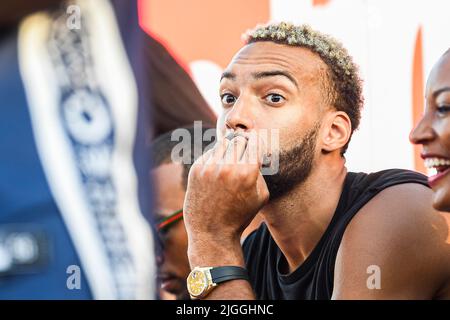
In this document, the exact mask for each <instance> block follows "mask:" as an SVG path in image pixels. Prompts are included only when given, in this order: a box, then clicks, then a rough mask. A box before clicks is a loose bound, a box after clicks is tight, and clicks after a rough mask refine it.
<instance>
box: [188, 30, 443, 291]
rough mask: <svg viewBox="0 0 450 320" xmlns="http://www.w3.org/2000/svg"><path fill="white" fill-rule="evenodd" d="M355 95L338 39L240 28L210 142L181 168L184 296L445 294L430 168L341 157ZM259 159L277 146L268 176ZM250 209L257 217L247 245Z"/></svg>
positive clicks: (354, 75) (356, 113)
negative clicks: (270, 134)
mask: <svg viewBox="0 0 450 320" xmlns="http://www.w3.org/2000/svg"><path fill="white" fill-rule="evenodd" d="M361 93H362V85H361V80H360V78H359V76H358V72H357V67H356V65H355V64H354V62H353V60H352V58H351V56H350V55H349V54H348V52H347V51H346V50H345V49H344V48H343V47H342V45H341V44H340V43H339V42H337V41H336V40H334V39H333V38H332V37H330V36H327V35H324V34H322V33H320V32H318V31H315V30H313V29H311V28H310V27H309V26H306V25H302V26H294V25H291V24H287V23H279V24H272V25H267V26H260V27H258V28H256V29H255V30H253V31H251V32H249V33H248V37H247V42H246V45H245V46H244V47H243V48H242V49H241V50H240V51H239V52H238V53H237V54H236V55H235V56H234V58H233V59H232V60H231V62H230V64H229V65H228V67H227V68H226V70H225V71H224V73H223V74H222V77H221V85H220V96H221V98H222V104H223V112H222V114H221V116H220V117H219V120H218V125H217V128H218V141H217V143H216V145H215V146H214V147H213V149H211V150H210V151H208V152H206V153H205V154H204V155H203V156H201V157H200V158H199V159H197V161H196V162H195V163H194V165H193V166H192V168H191V170H190V174H189V180H188V187H187V191H186V199H185V203H184V208H183V212H184V221H185V225H186V229H187V234H188V241H189V246H188V257H189V261H190V264H191V266H192V267H194V269H193V270H192V272H191V273H190V275H189V276H188V279H187V281H188V290H189V292H190V294H191V296H193V297H194V298H206V299H254V298H257V299H313V300H316V299H318V300H323V299H449V298H450V251H449V248H450V247H449V229H450V225H449V221H448V220H446V219H444V218H443V217H442V215H440V214H438V213H437V212H436V211H435V210H433V209H432V207H431V201H432V197H433V193H432V190H430V188H429V186H428V184H427V179H426V177H425V176H424V175H422V174H419V173H416V172H412V171H408V170H400V169H391V170H384V171H380V172H374V173H370V174H366V173H354V172H348V171H347V169H346V167H345V156H344V154H345V151H346V150H347V146H348V144H349V142H350V138H351V136H352V133H353V132H354V130H356V129H357V128H358V124H359V120H360V112H361V108H362V105H363V98H362V94H361ZM444 96H445V94H444ZM444 96H442V97H440V99H444ZM430 98H431V97H430ZM433 114H436V116H437V115H439V116H441V112H439V110H438V111H437V112H435V111H433ZM443 123H444V122H442V124H443ZM262 129H265V130H276V131H278V132H279V147H275V148H274V149H270V148H269V149H268V150H266V151H265V148H266V147H265V146H264V145H268V143H267V141H265V139H264V138H261V137H260V136H259V134H258V131H259V130H262ZM264 156H265V157H268V156H270V158H273V156H278V160H279V161H278V165H279V168H278V170H277V171H276V172H275V174H273V175H262V174H261V171H260V170H263V165H262V164H263V159H264ZM272 162H273V160H271V163H270V164H269V166H272V165H273V164H272ZM257 212H260V213H261V214H262V216H263V217H264V223H263V224H262V225H261V226H260V227H259V228H258V229H257V230H256V231H255V232H253V233H252V234H250V235H249V236H248V237H247V238H246V240H245V242H244V244H243V245H242V246H241V243H240V241H239V239H240V235H241V233H242V231H243V230H244V229H245V227H246V226H247V225H248V224H249V223H250V221H251V220H252V219H253V217H254V216H255V214H256V213H257ZM219 230H220V232H219Z"/></svg>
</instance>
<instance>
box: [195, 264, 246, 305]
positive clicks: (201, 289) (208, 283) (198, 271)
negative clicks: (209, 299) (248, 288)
mask: <svg viewBox="0 0 450 320" xmlns="http://www.w3.org/2000/svg"><path fill="white" fill-rule="evenodd" d="M235 279H244V280H247V281H249V277H248V272H247V270H246V269H244V268H242V267H236V266H225V267H195V268H194V269H193V270H192V271H191V273H189V276H188V277H187V289H188V291H189V294H190V295H191V298H192V299H202V298H204V297H206V296H207V295H208V294H209V293H210V292H211V291H212V290H213V289H214V287H216V286H217V285H218V284H219V283H222V282H225V281H230V280H235Z"/></svg>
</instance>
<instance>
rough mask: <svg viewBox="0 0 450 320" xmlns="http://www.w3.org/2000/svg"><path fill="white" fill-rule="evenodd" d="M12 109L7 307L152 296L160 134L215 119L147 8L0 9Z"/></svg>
mask: <svg viewBox="0 0 450 320" xmlns="http://www.w3.org/2000/svg"><path fill="white" fill-rule="evenodd" d="M0 101H1V103H2V108H1V109H0V115H1V117H0V148H1V150H0V208H1V212H0V299H92V298H93V299H148V298H154V297H155V296H156V291H157V288H156V282H155V278H156V263H155V254H154V248H153V244H154V241H153V237H152V236H153V232H151V226H152V225H153V223H152V219H151V215H150V212H151V210H152V203H151V201H150V199H151V197H150V195H151V185H150V184H149V180H148V172H149V170H150V151H149V144H150V141H151V138H152V136H153V134H159V133H161V132H165V131H167V130H171V129H174V128H176V127H179V126H182V125H185V124H189V123H192V121H194V120H203V121H204V122H205V123H212V124H214V123H215V117H214V115H213V113H212V112H211V111H210V110H209V109H208V106H207V105H206V103H205V101H204V100H203V98H202V97H201V95H200V93H199V92H198V90H197V89H196V87H195V85H194V84H193V82H192V81H191V79H190V78H189V75H188V74H187V73H186V72H185V71H184V70H183V69H182V68H181V67H180V66H179V65H178V64H177V63H176V61H175V60H174V59H173V58H172V57H171V56H170V54H169V53H168V52H167V50H166V49H165V48H164V47H163V46H162V45H161V44H160V43H158V42H157V41H155V40H154V39H153V38H152V37H150V36H149V35H147V34H146V33H145V32H144V31H143V30H142V29H141V28H140V27H139V24H138V12H137V1H122V0H112V1H107V0H95V1H90V0H80V1H69V2H66V1H57V0H53V1H52V0H38V1H28V0H26V1H25V0H13V1H2V2H1V3H0Z"/></svg>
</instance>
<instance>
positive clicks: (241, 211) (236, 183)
mask: <svg viewBox="0 0 450 320" xmlns="http://www.w3.org/2000/svg"><path fill="white" fill-rule="evenodd" d="M260 145H261V143H260V141H259V139H258V136H257V135H256V134H255V133H250V134H246V135H244V134H239V135H236V136H234V137H233V138H232V139H231V140H229V139H228V138H225V139H223V140H222V141H219V142H218V143H217V144H216V146H215V147H214V148H213V149H211V150H209V151H208V152H206V153H205V154H204V155H203V156H202V157H200V158H199V159H198V160H197V161H196V162H195V163H194V164H193V166H192V168H191V171H190V173H189V181H188V187H187V192H186V198H185V203H184V213H185V223H186V227H187V230H188V233H189V236H190V238H193V239H196V238H199V237H201V238H205V237H206V238H209V237H212V238H216V239H219V240H222V241H223V240H235V241H236V240H237V241H239V238H240V235H241V233H242V232H243V231H244V229H245V228H246V227H247V226H248V224H250V222H251V221H252V219H253V218H254V216H255V215H256V214H257V213H258V211H259V209H260V208H261V207H262V206H263V205H264V204H265V203H266V202H267V200H268V198H269V192H268V189H267V186H266V184H265V182H264V179H263V177H262V175H261V173H260V167H261V159H262V149H263V148H262V147H260Z"/></svg>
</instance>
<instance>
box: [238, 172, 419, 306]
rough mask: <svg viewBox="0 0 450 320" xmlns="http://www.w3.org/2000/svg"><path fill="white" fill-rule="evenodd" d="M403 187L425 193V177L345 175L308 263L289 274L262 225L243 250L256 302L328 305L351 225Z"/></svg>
mask: <svg viewBox="0 0 450 320" xmlns="http://www.w3.org/2000/svg"><path fill="white" fill-rule="evenodd" d="M402 183H419V184H422V185H424V186H427V187H428V184H427V179H426V177H425V176H424V175H422V174H419V173H416V172H412V171H407V170H399V169H392V170H385V171H380V172H377V173H371V174H366V173H353V172H349V173H348V174H347V176H346V178H345V182H344V188H343V191H342V194H341V197H340V199H339V203H338V206H337V209H336V212H335V213H334V216H333V218H332V219H331V222H330V224H329V225H328V227H327V229H326V231H325V233H324V234H323V235H322V237H321V239H320V240H319V242H318V244H317V245H316V247H315V248H314V249H313V251H312V252H311V254H310V255H309V256H308V257H307V258H306V260H305V261H304V262H303V263H302V264H301V265H300V266H299V267H298V268H297V269H296V270H295V271H294V272H292V273H290V274H282V272H281V271H280V270H281V268H280V265H286V260H285V258H284V256H283V254H282V252H281V250H280V249H279V248H278V246H277V245H276V243H275V241H274V240H273V238H272V236H271V235H270V233H269V230H268V229H267V226H266V225H265V224H262V225H261V226H260V227H259V228H258V229H257V230H256V231H254V232H253V233H251V234H250V235H249V236H248V237H247V239H246V240H245V242H244V244H243V250H244V256H245V261H246V265H247V269H248V271H249V274H250V281H251V284H252V287H253V290H254V292H255V294H256V298H257V299H274V300H282V299H289V300H294V299H299V300H300V299H306V300H325V299H331V296H332V293H333V280H334V264H335V260H336V254H337V251H338V249H339V245H340V243H341V239H342V236H343V235H344V232H345V229H346V228H347V225H348V224H349V222H350V220H351V219H352V218H353V217H354V216H355V215H356V214H357V213H358V212H359V210H360V209H361V208H362V207H363V206H364V205H365V204H366V203H367V202H369V201H370V200H371V199H372V198H373V197H374V196H375V195H377V194H378V193H379V192H380V191H382V190H383V189H386V188H388V187H391V186H394V185H398V184H402Z"/></svg>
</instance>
